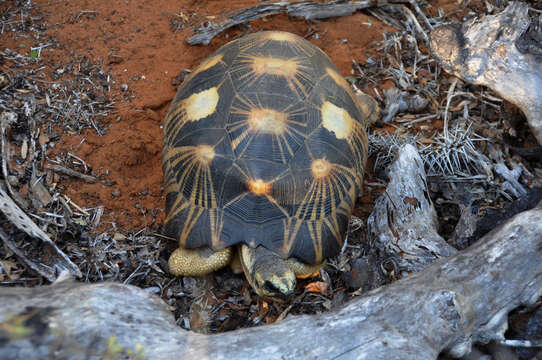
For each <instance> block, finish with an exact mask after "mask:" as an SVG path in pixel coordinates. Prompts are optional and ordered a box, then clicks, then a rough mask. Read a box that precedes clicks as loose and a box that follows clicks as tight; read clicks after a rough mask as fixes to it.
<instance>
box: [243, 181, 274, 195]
mask: <svg viewBox="0 0 542 360" xmlns="http://www.w3.org/2000/svg"><path fill="white" fill-rule="evenodd" d="M248 189H249V191H250V192H252V193H253V194H254V195H266V194H269V193H271V183H269V182H265V181H263V180H262V179H255V180H249V181H248Z"/></svg>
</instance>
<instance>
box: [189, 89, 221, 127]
mask: <svg viewBox="0 0 542 360" xmlns="http://www.w3.org/2000/svg"><path fill="white" fill-rule="evenodd" d="M218 99H219V95H218V89H217V88H216V87H212V88H210V89H207V90H203V91H201V92H198V93H195V94H192V95H190V96H189V97H188V98H186V99H184V100H182V101H181V106H182V108H183V110H184V115H185V116H184V120H185V121H198V120H201V119H204V118H206V117H207V116H209V115H211V114H212V113H214V112H215V111H216V107H217V105H218Z"/></svg>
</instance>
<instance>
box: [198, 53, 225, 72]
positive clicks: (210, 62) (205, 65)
mask: <svg viewBox="0 0 542 360" xmlns="http://www.w3.org/2000/svg"><path fill="white" fill-rule="evenodd" d="M223 57H224V54H218V55H215V56H211V57H210V58H207V59H205V60H203V61H202V62H201V64H200V65H199V66H198V67H197V68H196V70H195V71H194V73H196V74H197V73H200V72H203V71H205V70H209V69H210V68H212V67H213V66H215V65H216V64H218V63H219V62H220V61H222V58H223Z"/></svg>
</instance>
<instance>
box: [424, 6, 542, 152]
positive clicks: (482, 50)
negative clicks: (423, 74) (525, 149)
mask: <svg viewBox="0 0 542 360" xmlns="http://www.w3.org/2000/svg"><path fill="white" fill-rule="evenodd" d="M528 12H529V4H528V3H526V2H519V1H516V2H511V3H510V5H508V7H507V8H506V9H505V10H504V11H503V12H501V13H499V14H497V15H492V16H486V17H483V18H481V19H473V20H469V21H468V22H466V23H464V24H451V25H444V26H441V27H439V28H436V29H435V30H433V31H432V32H431V41H430V46H431V51H432V53H433V55H435V57H436V58H437V59H438V61H439V62H440V64H441V65H442V67H443V68H444V70H446V71H447V72H449V73H451V74H454V75H455V76H457V77H459V78H461V79H463V80H465V81H467V82H470V83H473V84H476V85H484V86H487V87H489V88H491V89H492V90H494V91H496V92H497V93H498V94H499V95H500V96H502V97H503V98H505V99H506V100H508V101H510V102H511V103H513V104H515V105H516V106H517V107H519V108H520V109H521V110H522V111H523V113H524V114H525V116H526V117H527V121H528V123H529V126H530V127H531V129H532V131H533V133H534V135H535V136H536V138H537V140H538V142H539V143H540V144H541V145H542V44H541V43H540V41H539V40H536V37H537V36H540V35H539V30H538V31H536V27H535V24H534V23H535V21H533V24H532V25H531V20H530V18H529V14H528ZM530 26H531V27H532V28H533V29H532V30H531V28H530ZM533 34H534V35H533ZM537 34H538V35H537Z"/></svg>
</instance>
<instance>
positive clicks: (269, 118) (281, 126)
mask: <svg viewBox="0 0 542 360" xmlns="http://www.w3.org/2000/svg"><path fill="white" fill-rule="evenodd" d="M287 121H288V114H285V113H282V112H280V111H276V110H273V109H263V108H255V109H252V110H251V111H250V113H249V115H248V124H249V126H250V129H251V130H252V131H255V132H261V133H267V134H273V135H280V134H283V133H284V131H285V130H286V126H287V124H286V122H287Z"/></svg>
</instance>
